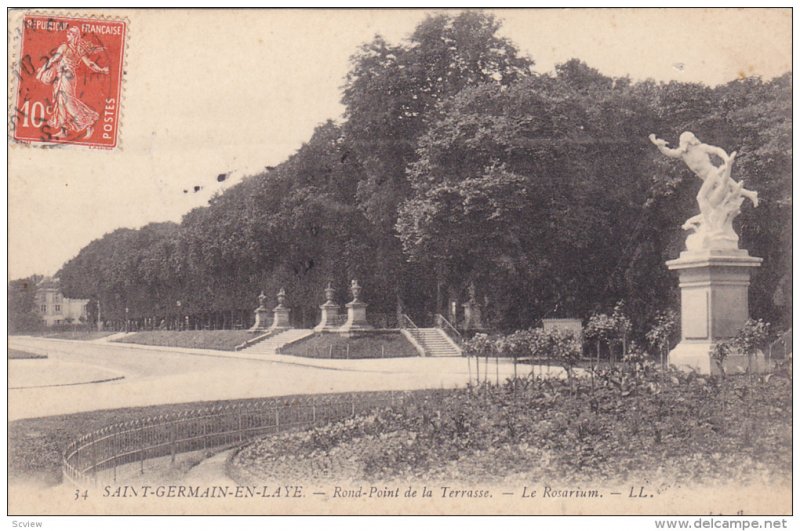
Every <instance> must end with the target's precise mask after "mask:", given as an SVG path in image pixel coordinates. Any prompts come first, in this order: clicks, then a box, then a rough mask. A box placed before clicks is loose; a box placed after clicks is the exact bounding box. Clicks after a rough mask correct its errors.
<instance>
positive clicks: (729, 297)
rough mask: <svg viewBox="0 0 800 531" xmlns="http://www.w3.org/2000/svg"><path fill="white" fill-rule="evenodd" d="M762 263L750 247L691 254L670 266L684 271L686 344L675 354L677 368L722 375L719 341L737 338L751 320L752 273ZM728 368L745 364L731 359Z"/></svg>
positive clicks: (683, 333)
mask: <svg viewBox="0 0 800 531" xmlns="http://www.w3.org/2000/svg"><path fill="white" fill-rule="evenodd" d="M761 262H762V259H761V258H756V257H753V256H750V255H749V254H748V253H747V251H746V250H744V249H735V250H734V249H731V250H719V251H692V252H689V251H685V252H683V253H681V256H680V258H678V259H676V260H670V261H668V262H667V267H668V268H669V269H670V270H675V271H677V272H678V279H679V286H680V289H681V341H680V343H679V344H678V345H677V346H676V347H675V348H674V349H673V350H672V351H671V352H670V354H669V363H670V364H671V365H675V366H677V367H679V368H683V369H689V370H691V369H693V370H695V371H697V372H699V373H701V374H711V373H716V372H718V370H719V369H718V367H717V365H716V363H715V362H714V360H712V359H711V351H712V349H713V348H714V343H715V342H716V341H718V340H720V339H727V338H730V337H733V336H735V335H736V333H737V332H738V331H739V329H740V328H741V327H742V326H743V325H744V323H745V321H747V319H748V318H749V312H748V294H747V290H748V287H749V286H750V272H751V271H752V269H753V268H755V267H759V266H760V265H761ZM728 364H741V360H737V359H729V360H727V361H726V366H727V365H728ZM744 364H745V365H746V364H747V361H746V360H745V361H744Z"/></svg>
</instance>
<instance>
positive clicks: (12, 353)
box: [8, 348, 47, 360]
mask: <svg viewBox="0 0 800 531" xmlns="http://www.w3.org/2000/svg"><path fill="white" fill-rule="evenodd" d="M8 359H10V360H42V359H47V356H45V355H43V354H33V353H31V352H24V351H22V350H17V349H15V348H10V349H8Z"/></svg>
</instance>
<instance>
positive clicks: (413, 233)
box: [59, 12, 792, 330]
mask: <svg viewBox="0 0 800 531" xmlns="http://www.w3.org/2000/svg"><path fill="white" fill-rule="evenodd" d="M498 29H499V22H498V21H497V20H496V19H495V18H494V17H492V16H490V15H485V14H482V13H475V12H466V13H463V14H460V15H457V16H451V15H446V14H444V15H435V16H431V17H428V18H427V19H426V20H425V21H424V22H423V23H421V24H420V25H419V27H418V28H417V29H416V30H415V32H414V33H413V34H412V35H411V36H410V37H409V39H408V40H407V41H405V42H404V43H402V44H398V45H393V44H389V43H387V42H386V41H384V40H383V39H382V38H380V37H376V38H375V39H374V40H373V41H372V42H370V43H367V44H365V45H364V46H362V47H361V49H359V50H358V51H357V52H356V54H355V55H354V56H353V58H352V69H351V71H350V73H349V74H348V77H347V80H346V85H345V87H344V91H343V102H344V104H345V105H346V113H345V117H344V120H343V121H342V123H334V122H327V123H324V124H322V125H320V126H319V127H318V128H317V129H316V131H315V132H314V134H313V136H312V137H311V138H310V139H309V141H308V142H307V143H306V144H305V145H303V146H302V147H301V148H300V149H299V150H298V151H297V152H296V153H295V154H294V155H292V156H291V157H289V158H288V159H287V160H286V161H285V162H283V163H282V164H280V165H279V166H277V167H275V168H271V169H269V170H266V171H264V172H263V173H261V174H258V175H254V176H251V177H248V178H246V179H245V180H243V181H242V182H241V183H239V184H237V185H235V186H233V187H231V188H230V189H228V190H227V191H226V192H225V193H223V194H220V195H218V196H216V197H214V198H213V199H212V200H211V201H210V204H209V205H208V206H206V207H202V208H197V209H195V210H193V211H191V212H190V213H188V214H187V215H186V216H185V217H184V218H183V220H182V222H181V223H180V224H173V223H157V224H151V225H148V226H146V227H143V228H141V229H138V230H130V229H119V230H116V231H114V232H112V233H110V234H107V235H106V236H104V237H103V238H101V239H99V240H96V241H94V242H92V243H90V244H89V245H87V246H86V247H85V248H84V249H83V250H82V251H81V252H80V253H79V254H78V256H76V257H75V258H74V259H72V260H70V261H69V262H68V263H67V264H65V265H64V267H63V268H62V270H61V271H60V273H59V274H60V277H61V283H62V286H63V289H64V294H65V295H66V296H68V297H78V298H92V299H94V300H96V301H98V302H99V311H100V314H101V319H111V320H119V319H122V318H124V317H125V309H126V308H127V309H128V318H131V319H145V318H148V319H156V321H157V322H160V320H162V319H167V320H168V319H169V318H170V316H173V317H178V316H180V315H192V316H194V317H193V318H195V319H198V322H205V323H206V324H208V323H211V324H212V325H213V326H231V325H233V324H234V323H235V322H237V321H241V320H242V319H243V318H244V317H243V316H246V315H248V314H249V313H251V312H252V309H253V308H254V305H255V304H256V303H257V300H256V296H257V295H258V293H259V292H260V291H261V290H264V291H265V293H267V295H269V296H271V297H272V296H274V293H275V292H276V291H277V290H278V289H279V288H280V287H285V289H286V290H287V293H288V294H289V304H290V306H291V307H292V308H293V315H294V319H295V322H297V323H298V324H305V325H310V324H312V323H313V322H314V321H315V319H316V315H317V314H316V312H317V307H318V305H319V304H321V303H322V302H323V295H322V290H323V288H324V286H325V285H326V284H327V283H328V282H331V283H332V284H333V285H334V286H335V287H336V288H337V289H338V295H339V296H338V300H339V302H345V301H346V300H347V294H346V289H345V288H346V285H347V283H348V282H349V279H351V278H358V280H359V282H360V283H361V284H362V285H363V286H364V296H365V298H366V301H367V302H368V303H369V304H370V311H371V312H373V313H378V314H380V313H385V314H393V313H395V312H397V311H398V310H402V311H405V312H407V313H409V314H410V315H412V317H416V318H417V319H418V320H419V321H424V320H425V317H426V316H427V315H429V314H433V313H445V312H446V311H447V308H448V307H449V304H450V303H452V302H457V303H459V304H460V303H462V302H465V300H466V299H467V298H468V293H470V292H473V293H474V294H475V296H476V299H477V300H478V302H480V303H481V304H482V305H483V306H484V308H485V314H486V316H487V318H488V320H489V321H490V323H491V324H492V325H493V326H495V327H497V328H499V329H506V330H509V329H515V328H527V327H529V326H530V325H532V324H533V323H535V321H536V320H538V319H540V318H542V317H548V316H558V317H563V316H570V317H572V316H577V317H587V316H588V315H589V314H590V313H591V312H592V311H606V310H608V309H610V308H611V307H613V305H614V303H615V302H616V301H619V300H625V301H626V303H627V308H628V311H629V313H630V315H631V316H632V317H633V319H634V325H635V327H636V329H638V330H641V329H642V328H643V327H644V326H645V324H646V323H648V321H650V320H651V319H653V318H654V317H655V315H656V314H657V312H659V311H661V310H664V309H666V308H669V307H674V306H676V303H677V296H678V294H677V282H676V279H675V278H674V275H673V274H671V273H670V272H669V271H667V269H666V267H665V266H664V262H665V261H666V260H668V259H671V258H676V257H677V256H678V254H679V252H680V251H681V250H682V248H683V240H684V238H685V233H683V231H681V229H680V226H681V224H682V223H683V221H684V220H685V219H687V218H688V217H689V216H690V215H692V214H694V210H695V209H696V202H695V200H694V195H695V194H696V193H697V189H698V188H699V182H697V178H696V177H695V176H694V175H692V174H691V173H690V172H689V170H688V169H687V168H685V166H684V165H683V164H681V163H679V162H676V161H671V160H669V159H666V158H665V157H663V156H661V155H660V154H659V153H658V151H657V150H656V149H655V148H654V146H653V145H652V144H650V143H649V141H648V139H647V136H648V134H650V133H657V134H658V135H659V136H660V137H663V138H665V139H668V140H669V141H671V142H673V143H676V142H677V137H678V135H679V134H680V133H681V132H682V131H684V130H690V131H693V132H694V133H695V134H696V135H697V136H698V137H699V138H700V139H702V140H703V141H704V142H707V143H711V144H715V145H719V146H723V147H725V148H726V149H727V150H729V151H732V150H737V151H738V153H739V155H738V157H737V159H736V165H735V167H734V177H735V178H736V179H743V180H744V181H745V182H746V183H747V186H748V188H750V189H754V190H758V191H759V194H760V198H761V204H760V205H759V207H758V208H757V209H753V208H749V207H748V206H746V207H745V208H744V209H743V213H742V214H741V216H740V217H739V218H738V219H737V228H738V230H739V233H740V235H741V245H742V247H744V248H746V249H748V250H750V252H751V254H753V255H755V256H761V257H763V258H764V264H763V266H762V268H760V269H759V271H758V272H757V274H756V276H755V278H754V280H753V287H752V288H751V313H752V314H753V315H754V316H755V317H760V318H765V319H767V320H770V321H773V322H782V323H788V322H789V319H790V317H789V313H790V309H791V230H790V228H789V227H790V223H791V125H792V124H791V76H790V74H786V75H784V76H782V77H780V78H777V79H774V80H772V81H769V82H764V81H762V80H759V79H755V78H749V79H742V80H737V81H733V82H730V83H728V84H725V85H721V86H719V87H716V88H710V87H707V86H704V85H700V84H689V83H678V82H670V83H655V82H652V81H645V82H638V83H634V82H632V81H631V80H630V79H627V78H610V77H607V76H604V75H603V74H601V73H600V72H598V71H596V70H594V69H592V68H590V67H589V66H587V65H585V64H584V63H582V62H580V61H578V60H571V61H569V62H567V63H565V64H562V65H559V66H558V67H557V68H556V71H555V73H554V74H549V75H545V74H535V73H533V71H532V67H533V61H532V60H531V59H529V58H526V57H524V56H522V55H520V53H519V51H518V50H517V49H516V47H515V46H514V45H513V43H511V42H510V41H508V40H507V39H503V38H501V37H499V36H498V34H497V31H498ZM151 322H152V321H151Z"/></svg>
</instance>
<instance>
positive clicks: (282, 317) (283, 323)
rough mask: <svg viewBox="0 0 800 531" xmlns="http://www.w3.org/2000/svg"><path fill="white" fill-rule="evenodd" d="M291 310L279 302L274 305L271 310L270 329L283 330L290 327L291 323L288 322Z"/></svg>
mask: <svg viewBox="0 0 800 531" xmlns="http://www.w3.org/2000/svg"><path fill="white" fill-rule="evenodd" d="M291 311H292V310H290V309H289V308H287V307H285V306H282V305H280V304H279V305H278V306H276V307H275V309H273V310H272V315H273V318H272V326H271V327H270V330H284V329H287V328H291V327H292V325H291V324H289V313H290V312H291Z"/></svg>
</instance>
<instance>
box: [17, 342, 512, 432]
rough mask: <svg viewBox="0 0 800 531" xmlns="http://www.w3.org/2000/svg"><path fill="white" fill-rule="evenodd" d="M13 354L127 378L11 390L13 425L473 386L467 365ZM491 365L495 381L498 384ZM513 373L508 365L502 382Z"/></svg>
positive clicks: (59, 348) (200, 353)
mask: <svg viewBox="0 0 800 531" xmlns="http://www.w3.org/2000/svg"><path fill="white" fill-rule="evenodd" d="M9 346H10V347H11V348H17V349H20V350H25V351H28V352H34V353H37V354H47V355H48V357H49V358H50V359H51V360H58V361H63V362H70V363H77V364H84V365H86V366H87V370H89V368H95V369H96V368H103V369H106V370H110V371H113V372H115V373H120V374H122V375H124V378H123V379H122V380H117V381H113V382H105V383H96V384H83V385H70V386H65V387H48V388H33V389H11V390H9V391H8V397H9V406H8V407H9V420H16V419H21V418H31V417H43V416H49V415H60V414H66V413H76V412H80V411H92V410H98V409H114V408H121V407H135V406H149V405H157V404H165V403H181V402H193V401H203V400H227V399H237V398H257V397H266V396H281V395H290V394H305V393H332V392H348V391H377V390H409V389H423V388H439V387H455V386H460V385H464V384H465V383H466V382H467V380H468V368H467V362H466V360H465V359H464V358H395V359H376V360H306V359H299V358H293V357H291V356H264V357H263V358H258V359H247V358H243V357H241V356H240V355H238V354H236V353H226V352H218V351H204V350H197V349H169V348H154V347H150V348H141V347H134V346H130V345H126V344H123V343H103V342H90V341H66V340H50V339H42V338H34V337H10V338H9ZM10 363H14V360H12V361H11V362H10ZM491 365H492V364H490V367H489V368H490V371H489V375H490V376H491V377H494V376H495V375H494V372H495V371H494V367H492V366H491ZM43 367H44V366H43ZM482 369H483V368H482ZM512 371H513V369H512V368H511V367H510V366H509V365H507V364H501V366H500V378H501V380H502V379H503V378H504V377H505V376H506V375H509V374H511V372H512ZM482 372H483V371H482Z"/></svg>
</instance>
